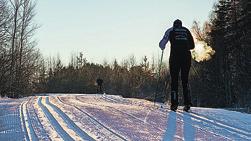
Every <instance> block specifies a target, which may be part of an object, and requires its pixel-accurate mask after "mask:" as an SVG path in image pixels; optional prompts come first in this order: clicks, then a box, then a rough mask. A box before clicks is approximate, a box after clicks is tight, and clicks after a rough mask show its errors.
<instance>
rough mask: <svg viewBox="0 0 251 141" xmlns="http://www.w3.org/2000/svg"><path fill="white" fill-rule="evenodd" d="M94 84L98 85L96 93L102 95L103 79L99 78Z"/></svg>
mask: <svg viewBox="0 0 251 141" xmlns="http://www.w3.org/2000/svg"><path fill="white" fill-rule="evenodd" d="M96 83H97V84H98V88H97V93H100V94H101V93H103V86H102V85H103V79H101V78H98V79H97V80H96Z"/></svg>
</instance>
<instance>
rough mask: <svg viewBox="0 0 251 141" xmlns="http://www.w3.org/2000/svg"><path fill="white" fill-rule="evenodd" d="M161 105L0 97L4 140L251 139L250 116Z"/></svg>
mask: <svg viewBox="0 0 251 141" xmlns="http://www.w3.org/2000/svg"><path fill="white" fill-rule="evenodd" d="M159 107H160V105H159V104H155V105H154V104H153V103H152V102H149V101H146V100H139V99H125V98H122V97H120V96H112V95H98V94H96V95H87V94H77V95H63V94H62V95H60V94H58V95H55V94H46V95H44V96H33V97H28V98H22V99H16V100H12V99H7V100H1V99H0V109H1V111H0V122H1V123H3V124H2V125H1V126H0V140H6V141H8V140H27V141H28V140H33V141H39V140H43V141H52V140H53V141H54V140H56V141H61V140H64V141H71V140H83V141H94V140H100V141H101V140H102V141H127V140H129V141H134V140H135V141H161V140H164V141H169V140H178V141H179V140H180V141H183V140H201V141H204V140H205V141H212V140H216V141H217V140H220V141H232V140H238V141H239V140H240V141H248V140H251V128H250V124H251V121H250V120H249V119H251V116H250V115H248V114H241V113H237V112H236V113H235V112H231V111H224V110H220V109H219V110H217V109H210V108H208V109H206V108H204V109H203V108H192V110H191V111H190V112H188V113H187V112H183V111H182V110H181V109H182V107H179V109H178V110H177V112H173V111H171V110H170V109H169V106H167V105H164V107H163V108H159ZM13 111H14V113H13ZM221 112H223V113H221ZM232 114H233V116H232ZM238 114H241V118H242V119H243V120H242V119H239V117H238V116H237V115H238ZM224 117H226V118H224ZM231 117H232V118H231Z"/></svg>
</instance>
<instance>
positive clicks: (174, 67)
mask: <svg viewBox="0 0 251 141" xmlns="http://www.w3.org/2000/svg"><path fill="white" fill-rule="evenodd" d="M169 66H170V75H171V108H172V107H174V108H177V106H178V104H179V103H178V78H179V71H180V66H179V62H178V60H174V58H170V60H169Z"/></svg>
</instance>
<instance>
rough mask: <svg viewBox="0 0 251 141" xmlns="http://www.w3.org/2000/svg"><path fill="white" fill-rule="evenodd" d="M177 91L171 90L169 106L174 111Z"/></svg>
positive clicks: (176, 106)
mask: <svg viewBox="0 0 251 141" xmlns="http://www.w3.org/2000/svg"><path fill="white" fill-rule="evenodd" d="M178 105H179V103H178V93H177V92H176V91H171V107H170V109H171V110H172V111H174V112H176V110H177V109H178Z"/></svg>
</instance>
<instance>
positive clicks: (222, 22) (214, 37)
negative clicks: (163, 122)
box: [191, 0, 251, 107]
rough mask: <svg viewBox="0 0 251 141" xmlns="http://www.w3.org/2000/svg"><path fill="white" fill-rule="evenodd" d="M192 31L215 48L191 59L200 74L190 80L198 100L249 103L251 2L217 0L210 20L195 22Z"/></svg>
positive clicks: (224, 104)
mask: <svg viewBox="0 0 251 141" xmlns="http://www.w3.org/2000/svg"><path fill="white" fill-rule="evenodd" d="M193 31H194V33H196V37H197V39H198V40H203V41H205V42H207V44H208V45H210V46H211V47H212V48H213V49H214V50H215V54H214V55H213V57H212V59H211V60H209V61H206V62H200V63H196V62H195V63H194V66H195V67H196V68H197V70H198V75H197V76H198V77H199V78H201V79H198V80H197V81H192V82H191V83H192V86H193V87H194V89H193V92H194V93H193V94H194V96H195V97H197V98H196V99H197V101H196V102H197V104H198V105H201V106H212V107H231V106H232V107H247V106H251V105H250V100H251V54H250V51H251V49H250V43H251V2H250V1H249V0H230V1H229V0H219V1H218V2H217V3H216V4H215V6H214V8H213V12H212V13H211V16H210V19H209V21H208V22H206V23H205V24H204V26H203V27H199V25H198V23H196V22H195V23H194V26H193ZM202 86H203V87H202Z"/></svg>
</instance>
